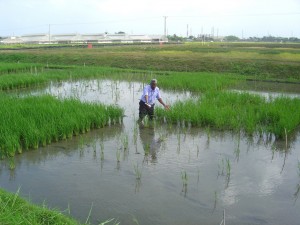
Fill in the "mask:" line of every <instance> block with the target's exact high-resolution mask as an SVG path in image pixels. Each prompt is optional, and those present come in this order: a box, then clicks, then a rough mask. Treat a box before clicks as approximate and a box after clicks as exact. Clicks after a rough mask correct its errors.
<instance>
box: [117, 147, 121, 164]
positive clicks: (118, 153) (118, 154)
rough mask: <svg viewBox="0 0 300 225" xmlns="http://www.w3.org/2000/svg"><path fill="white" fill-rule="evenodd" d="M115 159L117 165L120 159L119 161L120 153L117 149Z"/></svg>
mask: <svg viewBox="0 0 300 225" xmlns="http://www.w3.org/2000/svg"><path fill="white" fill-rule="evenodd" d="M116 158H117V162H118V163H119V162H120V159H121V151H120V149H118V150H117V152H116Z"/></svg>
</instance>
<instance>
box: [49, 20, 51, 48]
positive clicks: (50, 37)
mask: <svg viewBox="0 0 300 225" xmlns="http://www.w3.org/2000/svg"><path fill="white" fill-rule="evenodd" d="M48 35H49V44H51V24H49V33H48Z"/></svg>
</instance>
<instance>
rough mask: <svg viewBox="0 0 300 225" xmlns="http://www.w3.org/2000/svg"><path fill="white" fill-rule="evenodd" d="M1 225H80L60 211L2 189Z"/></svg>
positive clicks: (0, 203)
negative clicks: (36, 203)
mask: <svg viewBox="0 0 300 225" xmlns="http://www.w3.org/2000/svg"><path fill="white" fill-rule="evenodd" d="M0 224H37V225H38V224H45V225H46V224H57V225H67V224H72V225H73V224H74V225H76V224H80V223H79V222H77V221H76V220H74V219H72V218H70V217H68V216H66V215H64V214H62V213H61V212H59V211H58V210H55V209H49V208H47V207H45V206H37V205H34V204H31V203H30V202H28V201H26V200H24V199H22V198H21V197H20V196H19V193H18V192H17V193H15V194H11V193H8V192H6V191H4V190H3V189H1V188H0Z"/></svg>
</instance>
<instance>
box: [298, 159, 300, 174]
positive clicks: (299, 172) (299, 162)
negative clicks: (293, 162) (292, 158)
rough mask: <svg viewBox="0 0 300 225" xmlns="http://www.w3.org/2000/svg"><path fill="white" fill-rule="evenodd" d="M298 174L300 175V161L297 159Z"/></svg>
mask: <svg viewBox="0 0 300 225" xmlns="http://www.w3.org/2000/svg"><path fill="white" fill-rule="evenodd" d="M298 176H300V161H299V160H298Z"/></svg>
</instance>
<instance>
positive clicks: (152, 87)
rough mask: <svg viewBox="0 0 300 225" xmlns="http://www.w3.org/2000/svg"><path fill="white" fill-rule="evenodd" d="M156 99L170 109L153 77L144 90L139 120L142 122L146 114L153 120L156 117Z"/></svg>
mask: <svg viewBox="0 0 300 225" xmlns="http://www.w3.org/2000/svg"><path fill="white" fill-rule="evenodd" d="M155 99H157V100H158V101H159V103H160V104H162V105H163V106H164V108H165V109H167V110H168V109H169V106H168V105H166V104H165V103H164V102H163V100H162V98H161V96H160V92H159V88H158V87H157V80H156V79H152V80H151V82H150V84H149V85H147V86H146V87H145V88H144V90H143V94H142V97H141V100H140V103H139V104H140V106H139V122H140V123H141V122H142V120H143V119H144V117H145V116H146V115H148V116H149V120H153V117H154V105H155Z"/></svg>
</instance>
